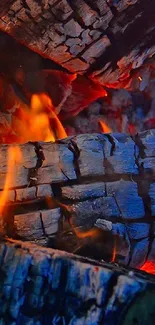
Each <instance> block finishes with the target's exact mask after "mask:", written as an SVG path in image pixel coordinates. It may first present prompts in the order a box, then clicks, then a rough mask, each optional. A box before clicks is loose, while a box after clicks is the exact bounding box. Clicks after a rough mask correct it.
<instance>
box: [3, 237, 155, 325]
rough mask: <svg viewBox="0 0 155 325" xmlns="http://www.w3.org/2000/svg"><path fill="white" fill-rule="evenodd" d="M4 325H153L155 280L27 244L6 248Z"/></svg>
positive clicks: (7, 244) (10, 242)
mask: <svg viewBox="0 0 155 325" xmlns="http://www.w3.org/2000/svg"><path fill="white" fill-rule="evenodd" d="M0 274H1V276H0V292H1V295H0V322H1V324H8V325H13V324H14V325H17V324H20V325H28V324H33V325H36V324H37V325H52V324H81V325H84V324H87V325H97V324H104V325H133V324H138V325H140V324H145V325H153V324H154V322H155V316H154V307H155V302H154V295H155V279H154V277H153V276H150V275H148V274H146V273H145V274H144V273H143V272H138V271H137V272H135V271H134V272H133V271H130V270H127V269H123V268H122V269H121V268H118V267H117V266H114V265H111V264H106V263H95V262H94V261H92V260H90V259H86V258H79V257H78V256H76V255H72V254H68V253H65V252H60V251H56V250H52V249H49V248H42V247H39V246H36V245H34V244H31V243H23V242H21V241H13V240H9V239H8V240H7V241H3V242H2V241H1V243H0Z"/></svg>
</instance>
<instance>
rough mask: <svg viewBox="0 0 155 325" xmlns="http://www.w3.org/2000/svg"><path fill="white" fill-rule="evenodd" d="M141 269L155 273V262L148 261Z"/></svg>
mask: <svg viewBox="0 0 155 325" xmlns="http://www.w3.org/2000/svg"><path fill="white" fill-rule="evenodd" d="M140 270H142V271H145V272H147V273H151V274H155V263H153V262H146V263H145V264H144V265H143V266H142V267H141V268H140Z"/></svg>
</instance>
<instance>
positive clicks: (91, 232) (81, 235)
mask: <svg viewBox="0 0 155 325" xmlns="http://www.w3.org/2000/svg"><path fill="white" fill-rule="evenodd" d="M73 229H74V232H75V233H76V236H77V237H78V238H81V239H83V238H88V237H97V236H98V234H99V230H98V229H97V228H95V229H90V230H87V231H80V230H78V229H77V228H74V227H73Z"/></svg>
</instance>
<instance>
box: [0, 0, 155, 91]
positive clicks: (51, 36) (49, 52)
mask: <svg viewBox="0 0 155 325" xmlns="http://www.w3.org/2000/svg"><path fill="white" fill-rule="evenodd" d="M5 3H6V12H5V13H4V11H3V10H1V19H0V28H1V29H2V30H3V31H6V32H7V33H9V34H11V35H12V36H13V37H15V38H16V39H17V40H19V41H21V42H22V43H25V44H26V45H27V46H28V47H29V48H31V49H32V50H34V51H36V52H39V53H41V54H42V55H44V56H45V57H48V58H50V59H52V60H55V61H56V62H58V63H59V64H60V65H62V66H63V67H65V68H66V69H68V70H69V71H72V72H76V73H80V74H87V75H89V77H90V78H93V80H95V81H97V83H100V84H102V85H107V86H109V87H116V88H117V87H118V88H119V87H127V86H128V84H129V79H130V77H131V72H132V71H134V70H135V69H137V68H139V67H140V66H141V65H142V64H143V62H144V61H145V60H146V59H147V58H150V57H151V56H152V55H154V53H155V48H154V15H153V13H154V8H155V4H154V1H153V0H148V1H144V0H141V1H138V0H132V1H127V0H120V1H117V2H116V1H108V2H107V1H105V0H101V1H95V3H94V0H87V1H86V0H74V1H72V0H71V1H70V0H60V1H56V0H52V1H39V2H38V1H37V2H36V1H34V0H26V1H25V0H24V1H18V0H16V1H13V4H10V6H9V8H8V2H4V1H2V4H3V5H1V6H2V8H3V7H4V8H5ZM148 17H149V19H148Z"/></svg>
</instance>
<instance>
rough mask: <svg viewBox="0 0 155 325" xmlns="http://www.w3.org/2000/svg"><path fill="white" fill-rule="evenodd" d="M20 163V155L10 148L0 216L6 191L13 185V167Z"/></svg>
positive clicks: (0, 211)
mask: <svg viewBox="0 0 155 325" xmlns="http://www.w3.org/2000/svg"><path fill="white" fill-rule="evenodd" d="M21 161H22V154H21V151H20V149H19V147H17V146H14V147H12V146H10V147H9V149H8V162H7V176H6V180H5V184H4V189H3V192H2V194H1V196H0V214H1V215H2V214H3V211H4V208H5V205H6V201H7V197H8V190H9V188H10V187H11V186H12V184H13V180H14V177H15V175H16V173H15V167H16V166H17V165H18V164H19V163H21Z"/></svg>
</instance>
